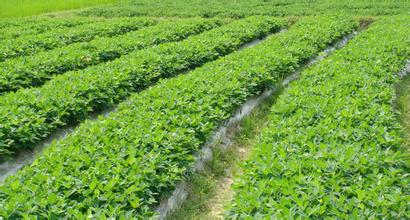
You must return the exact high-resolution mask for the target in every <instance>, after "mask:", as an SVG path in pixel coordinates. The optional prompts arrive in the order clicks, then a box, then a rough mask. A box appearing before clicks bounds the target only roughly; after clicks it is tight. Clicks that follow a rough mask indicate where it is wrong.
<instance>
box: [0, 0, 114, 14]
mask: <svg viewBox="0 0 410 220" xmlns="http://www.w3.org/2000/svg"><path fill="white" fill-rule="evenodd" d="M118 1H119V0H0V18H4V17H22V16H29V15H36V14H41V13H47V12H55V11H61V10H69V9H77V8H82V7H87V6H93V5H99V4H107V3H115V2H118Z"/></svg>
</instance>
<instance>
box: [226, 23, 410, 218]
mask: <svg viewBox="0 0 410 220" xmlns="http://www.w3.org/2000/svg"><path fill="white" fill-rule="evenodd" d="M409 36H410V28H409V18H408V17H403V18H398V17H395V18H392V19H383V20H380V21H378V22H377V23H376V24H374V25H373V26H371V27H370V28H369V29H368V30H367V31H365V32H364V33H362V34H360V35H359V36H357V37H356V38H355V39H353V40H352V41H351V42H350V43H349V44H348V45H347V46H346V47H345V48H343V49H341V50H340V51H337V52H336V53H335V54H334V55H332V56H330V57H329V58H328V59H326V60H324V61H323V62H321V63H319V64H318V65H316V66H314V67H312V68H310V69H309V70H307V71H304V72H302V77H301V79H299V80H297V81H295V82H294V83H292V84H291V85H290V88H289V89H287V90H286V91H285V92H284V94H282V95H281V96H280V97H279V99H278V100H277V103H276V104H275V105H274V106H273V107H272V114H271V121H270V126H268V128H267V129H266V130H265V131H264V132H263V133H262V135H261V138H260V139H261V141H260V142H259V144H258V145H257V147H256V149H255V152H254V154H253V155H252V156H251V158H250V159H249V161H248V162H247V163H246V165H245V166H244V169H245V171H244V174H243V176H242V177H241V178H240V180H238V181H237V182H236V184H235V191H236V196H235V198H234V200H233V204H232V206H231V208H230V215H231V216H230V217H241V218H246V217H260V218H267V217H271V218H279V219H281V218H287V217H289V216H292V217H295V218H298V217H302V218H314V219H324V218H331V219H355V218H357V219H369V218H370V219H384V218H388V219H389V218H392V219H399V218H403V219H404V218H406V215H407V217H408V214H409V213H408V205H409V203H408V201H409V200H408V195H409V190H410V187H409V186H410V182H409V178H408V164H407V165H406V157H405V154H403V152H401V149H400V143H401V136H400V131H399V130H398V127H399V125H398V123H397V121H396V118H395V114H394V109H393V100H394V98H395V91H394V86H393V84H394V83H395V82H396V79H397V76H396V74H397V73H398V72H399V70H400V69H401V68H403V66H404V64H405V62H406V59H408V58H409V55H410V45H409ZM407 162H408V161H407Z"/></svg>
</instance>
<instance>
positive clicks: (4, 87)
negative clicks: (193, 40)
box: [0, 19, 221, 93]
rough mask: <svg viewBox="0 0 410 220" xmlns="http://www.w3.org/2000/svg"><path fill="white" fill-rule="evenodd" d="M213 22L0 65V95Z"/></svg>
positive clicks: (182, 24) (167, 27)
mask: <svg viewBox="0 0 410 220" xmlns="http://www.w3.org/2000/svg"><path fill="white" fill-rule="evenodd" d="M220 24H221V22H219V21H217V20H208V21H207V20H204V19H189V20H181V21H165V22H161V23H160V24H158V25H155V26H152V27H148V28H144V29H142V30H138V31H132V32H128V33H126V34H124V35H119V36H115V37H105V38H96V39H94V40H92V41H90V42H81V43H74V44H70V45H68V46H67V47H60V48H56V49H53V50H49V51H44V52H40V53H38V54H34V55H32V56H24V57H17V58H14V59H9V60H6V61H5V62H2V63H0V93H4V92H9V91H15V90H17V89H20V88H25V87H33V86H40V85H42V84H44V82H46V81H47V80H49V79H50V78H51V77H52V76H53V75H56V74H61V73H64V72H67V71H69V70H76V69H83V68H85V67H87V66H91V65H96V64H98V63H101V62H106V61H109V60H113V59H115V58H118V57H120V56H122V55H125V54H127V53H129V52H132V51H136V50H139V49H143V48H146V47H148V46H151V45H155V44H161V43H164V42H170V41H178V40H181V39H184V38H186V37H188V36H189V35H194V34H198V33H200V32H203V31H205V30H209V29H211V28H214V27H216V26H218V25H220Z"/></svg>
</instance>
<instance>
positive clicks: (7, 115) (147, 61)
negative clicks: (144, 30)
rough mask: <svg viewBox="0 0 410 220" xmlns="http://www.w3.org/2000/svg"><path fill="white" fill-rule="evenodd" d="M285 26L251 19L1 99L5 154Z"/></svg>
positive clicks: (268, 19)
mask: <svg viewBox="0 0 410 220" xmlns="http://www.w3.org/2000/svg"><path fill="white" fill-rule="evenodd" d="M282 25H283V22H282V20H279V19H277V18H273V17H250V18H246V19H243V20H238V21H235V22H232V23H231V24H227V25H225V26H222V27H219V28H215V29H213V30H210V31H207V32H204V33H202V34H200V35H196V36H192V37H189V38H187V39H185V40H183V41H181V42H171V43H166V44H161V45H158V46H155V47H153V48H150V49H147V50H140V51H137V52H133V53H130V54H128V55H126V56H123V57H121V58H120V59H116V60H114V61H112V62H108V63H104V64H101V65H97V66H92V67H89V68H86V69H84V70H81V71H76V72H67V73H66V74H64V75H59V76H57V77H55V78H53V79H52V80H50V81H48V82H47V83H46V84H45V85H44V86H43V87H40V88H33V89H24V90H19V91H18V92H16V93H8V94H5V95H3V96H1V97H0V115H1V116H0V155H1V154H4V153H9V152H13V151H14V150H16V149H19V148H20V149H21V148H27V147H32V146H33V145H32V143H35V142H36V141H38V140H40V139H41V138H43V137H45V136H47V135H48V134H50V133H51V132H53V131H54V130H55V129H56V128H58V127H61V126H63V125H66V124H70V123H71V124H72V123H75V122H79V121H82V120H83V119H85V118H87V117H88V116H89V114H90V113H91V112H94V111H98V110H101V109H105V108H108V107H111V106H114V105H115V104H116V103H118V102H119V101H120V100H122V99H124V98H126V97H128V96H129V95H130V94H131V93H132V92H135V91H139V90H142V89H144V88H145V87H146V86H148V85H151V84H153V83H154V82H156V81H157V80H158V79H159V78H163V77H170V76H173V75H176V74H178V73H180V72H181V71H184V70H188V69H189V68H192V67H196V66H199V65H202V64H204V63H206V62H208V61H211V60H215V59H217V58H218V57H220V56H223V55H226V54H228V53H231V52H233V51H235V50H236V49H238V48H239V47H240V46H241V45H243V44H244V43H246V42H249V41H251V40H252V39H256V38H258V37H262V36H264V35H266V34H268V33H270V32H272V31H275V30H278V29H279V28H280V27H281V26H282Z"/></svg>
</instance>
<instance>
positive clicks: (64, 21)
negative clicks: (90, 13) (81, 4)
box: [0, 17, 96, 40]
mask: <svg viewBox="0 0 410 220" xmlns="http://www.w3.org/2000/svg"><path fill="white" fill-rule="evenodd" d="M11 21H12V20H9V22H10V24H9V25H7V23H8V22H4V23H2V22H0V23H2V24H3V26H4V27H3V28H2V29H1V32H0V40H5V39H15V38H17V37H20V36H25V35H35V34H40V33H44V32H49V31H54V30H55V29H56V28H66V27H75V26H78V25H83V24H89V23H91V22H95V21H96V19H94V18H81V17H69V18H53V19H51V18H36V19H14V21H15V23H14V25H12V24H13V23H11Z"/></svg>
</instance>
